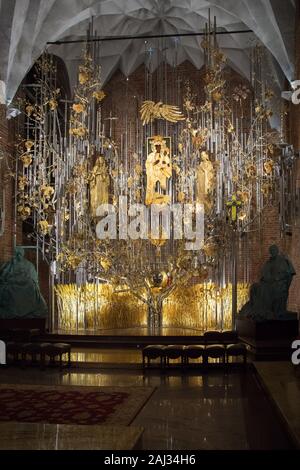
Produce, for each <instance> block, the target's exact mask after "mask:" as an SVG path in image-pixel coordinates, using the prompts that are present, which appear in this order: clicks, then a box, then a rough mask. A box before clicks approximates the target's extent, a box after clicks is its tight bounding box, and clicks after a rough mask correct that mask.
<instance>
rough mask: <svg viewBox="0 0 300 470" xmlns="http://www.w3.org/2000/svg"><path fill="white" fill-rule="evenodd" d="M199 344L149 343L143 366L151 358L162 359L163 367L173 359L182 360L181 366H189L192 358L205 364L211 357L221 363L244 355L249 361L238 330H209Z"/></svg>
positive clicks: (144, 354) (148, 363) (144, 350)
mask: <svg viewBox="0 0 300 470" xmlns="http://www.w3.org/2000/svg"><path fill="white" fill-rule="evenodd" d="M197 341H199V344H190V345H186V346H181V345H168V346H166V345H149V346H146V347H145V348H144V349H143V367H146V366H148V367H149V366H150V364H151V360H152V359H153V360H157V359H159V361H160V366H161V367H166V366H169V365H170V361H171V360H178V359H179V360H180V365H181V366H185V367H186V366H188V365H189V364H190V361H191V360H196V359H202V363H203V365H207V364H208V363H209V359H210V358H211V359H218V360H219V361H221V363H223V364H225V363H229V362H230V358H233V357H239V356H240V357H242V358H243V362H244V363H246V362H247V352H248V351H247V347H246V345H245V344H244V343H240V342H239V338H238V334H237V332H236V331H231V330H230V331H207V332H205V333H204V335H203V337H202V338H198V340H197Z"/></svg>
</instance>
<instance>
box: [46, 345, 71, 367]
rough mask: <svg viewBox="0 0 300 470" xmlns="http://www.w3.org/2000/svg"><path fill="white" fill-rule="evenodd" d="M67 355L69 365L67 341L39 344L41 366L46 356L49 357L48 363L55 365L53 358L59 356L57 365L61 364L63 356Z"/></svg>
mask: <svg viewBox="0 0 300 470" xmlns="http://www.w3.org/2000/svg"><path fill="white" fill-rule="evenodd" d="M65 354H67V355H68V362H67V366H68V367H71V345H70V344H68V343H54V344H51V343H42V344H41V358H42V367H43V368H44V367H45V363H46V356H48V357H49V359H50V360H49V364H51V365H55V358H56V357H59V366H60V368H62V366H63V356H64V355H65Z"/></svg>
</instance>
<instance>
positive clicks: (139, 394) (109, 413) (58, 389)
mask: <svg viewBox="0 0 300 470" xmlns="http://www.w3.org/2000/svg"><path fill="white" fill-rule="evenodd" d="M152 392H153V389H151V388H146V387H145V388H144V387H69V386H53V387H50V386H35V385H1V386H0V421H19V422H27V423H50V424H51V423H55V424H88V425H91V424H104V423H105V424H120V425H128V424H130V422H131V421H132V420H133V419H134V418H135V416H136V415H137V414H138V412H139V410H140V409H141V408H142V406H143V405H144V404H145V403H146V401H147V400H148V398H149V397H150V396H151V394H152Z"/></svg>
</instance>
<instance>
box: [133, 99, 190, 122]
mask: <svg viewBox="0 0 300 470" xmlns="http://www.w3.org/2000/svg"><path fill="white" fill-rule="evenodd" d="M140 114H141V119H142V122H143V126H145V125H146V124H149V122H153V121H154V119H164V120H165V121H170V122H174V123H175V122H178V121H183V120H184V119H185V117H184V116H183V114H182V113H181V111H180V110H179V108H178V106H173V105H170V104H163V103H162V102H161V101H159V102H158V103H155V102H154V101H149V100H148V101H144V102H143V104H142V106H141V109H140Z"/></svg>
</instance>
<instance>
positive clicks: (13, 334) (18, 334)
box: [0, 328, 71, 369]
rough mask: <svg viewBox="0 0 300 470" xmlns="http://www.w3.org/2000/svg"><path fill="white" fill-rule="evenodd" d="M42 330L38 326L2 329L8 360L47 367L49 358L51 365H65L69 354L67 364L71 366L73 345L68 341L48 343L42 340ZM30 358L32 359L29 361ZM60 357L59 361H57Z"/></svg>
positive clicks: (23, 364)
mask: <svg viewBox="0 0 300 470" xmlns="http://www.w3.org/2000/svg"><path fill="white" fill-rule="evenodd" d="M40 333H41V331H40V330H39V329H36V328H34V329H33V328H14V329H10V330H6V331H2V332H1V334H0V336H1V339H3V340H5V342H6V355H7V360H8V363H9V362H13V363H19V364H21V365H22V366H25V365H27V364H32V365H40V367H41V368H42V369H44V368H45V366H46V363H47V359H49V361H48V363H49V365H53V366H54V365H59V366H60V368H62V367H63V365H64V360H63V359H64V357H65V356H67V358H66V359H67V360H66V365H67V366H68V367H70V366H71V345H70V344H67V343H46V342H40V341H39V340H38V339H39V336H40ZM28 358H29V359H30V361H28ZM57 359H58V361H57Z"/></svg>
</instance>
